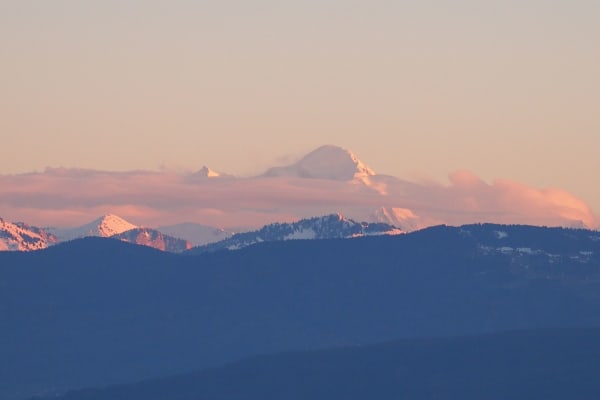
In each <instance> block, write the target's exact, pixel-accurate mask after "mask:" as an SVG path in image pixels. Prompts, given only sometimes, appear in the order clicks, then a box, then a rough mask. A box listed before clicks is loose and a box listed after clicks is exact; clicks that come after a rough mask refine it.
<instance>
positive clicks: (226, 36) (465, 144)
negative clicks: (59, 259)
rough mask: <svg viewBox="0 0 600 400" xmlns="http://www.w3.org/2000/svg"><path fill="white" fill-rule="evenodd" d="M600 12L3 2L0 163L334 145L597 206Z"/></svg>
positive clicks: (182, 163)
mask: <svg viewBox="0 0 600 400" xmlns="http://www.w3.org/2000/svg"><path fill="white" fill-rule="evenodd" d="M598 21H600V2H598V1H597V0H588V1H586V0H572V1H569V2H567V1H542V0H525V1H524V0H521V1H512V0H504V1H466V0H463V1H412V2H404V1H400V0H394V1H382V0H371V1H360V2H359V1H352V0H344V1H341V0H319V1H315V0H303V1H294V2H291V1H289V2H282V1H275V0H264V1H261V0H253V1H239V0H237V1H210V2H206V1H197V0H196V1H191V0H190V1H183V0H177V1H176V0H171V1H152V0H143V1H142V0H140V1H127V0H118V1H117V0H103V1H81V0H76V1H65V0H52V1H47V0H39V1H31V0H16V1H11V0H0V72H1V73H0V140H1V142H0V143H1V149H2V156H1V157H0V174H8V173H19V172H25V171H32V170H43V169H44V168H45V167H46V166H54V167H57V166H65V167H85V168H95V169H108V170H129V169H159V168H161V167H167V168H174V169H199V168H200V167H201V166H202V165H204V164H206V165H208V166H210V167H211V168H213V169H215V170H220V171H224V172H229V173H234V174H238V175H250V174H253V173H258V172H262V170H263V169H265V168H266V167H268V166H272V165H274V164H281V163H286V162H288V161H290V160H292V159H295V158H297V157H299V156H300V155H303V154H304V153H306V152H307V151H309V150H312V149H313V148H315V147H317V146H319V145H321V144H325V143H332V144H338V145H341V146H344V147H346V148H349V149H352V150H353V151H354V152H355V153H356V154H357V155H358V156H359V157H360V158H361V159H362V160H363V161H364V162H366V163H367V164H368V165H369V166H371V167H372V168H373V169H374V170H375V171H377V172H379V173H386V174H390V175H395V176H400V177H405V178H411V177H413V178H414V177H423V176H428V177H431V178H433V179H436V180H445V179H446V177H447V175H448V173H449V172H451V171H454V170H458V169H466V170H470V171H473V172H474V173H475V174H477V175H478V176H481V177H482V178H483V179H485V180H487V181H491V180H492V179H493V178H508V179H513V180H518V181H521V182H524V183H526V184H528V185H532V186H535V187H548V186H556V187H560V188H563V189H566V190H568V191H570V192H572V193H573V194H575V195H576V196H579V197H580V198H582V199H584V200H586V201H587V202H589V203H590V204H591V206H592V208H593V209H594V210H595V211H596V212H599V211H600V185H599V184H598V182H599V178H598V173H599V171H600V157H599V150H600V116H599V115H600V113H599V110H598V109H599V106H600V24H599V23H598Z"/></svg>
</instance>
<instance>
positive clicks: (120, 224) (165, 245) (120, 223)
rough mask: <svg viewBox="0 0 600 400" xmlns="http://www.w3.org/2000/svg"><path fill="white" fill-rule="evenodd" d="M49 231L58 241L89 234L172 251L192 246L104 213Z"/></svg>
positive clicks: (182, 240) (175, 251) (185, 241)
mask: <svg viewBox="0 0 600 400" xmlns="http://www.w3.org/2000/svg"><path fill="white" fill-rule="evenodd" d="M51 232H52V233H54V234H55V235H56V237H57V238H58V239H59V240H60V241H68V240H73V239H79V238H84V237H89V236H99V237H107V238H108V237H109V238H114V239H118V240H122V241H124V242H129V243H135V244H139V245H143V246H150V247H154V248H156V249H159V250H163V251H168V252H174V253H178V252H182V251H184V250H187V249H189V248H191V247H192V244H191V243H190V242H188V241H187V240H185V239H179V238H176V237H173V236H170V235H166V234H164V233H162V232H159V231H158V230H156V229H150V228H144V227H140V226H137V225H134V224H132V223H131V222H129V221H126V220H124V219H123V218H121V217H119V216H117V215H114V214H106V215H104V216H102V217H100V218H98V219H96V220H94V221H92V222H90V223H88V224H85V225H82V226H79V227H75V228H69V229H54V228H52V229H51Z"/></svg>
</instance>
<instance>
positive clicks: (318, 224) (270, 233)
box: [190, 214, 403, 254]
mask: <svg viewBox="0 0 600 400" xmlns="http://www.w3.org/2000/svg"><path fill="white" fill-rule="evenodd" d="M401 233H403V231H402V230H400V229H398V228H397V227H395V226H393V225H390V224H385V223H381V222H379V223H377V222H371V223H369V222H356V221H354V220H352V219H348V218H345V217H344V216H343V215H341V214H332V215H326V216H323V217H314V218H307V219H302V220H300V221H297V222H293V223H276V224H269V225H266V226H264V227H262V228H261V229H259V230H257V231H251V232H243V233H237V234H234V235H233V236H231V237H229V238H227V239H224V240H221V241H218V242H215V243H209V244H206V245H203V246H198V247H195V248H193V249H192V250H190V253H192V254H200V253H204V252H211V251H217V250H225V249H226V250H238V249H241V248H244V247H248V246H251V245H253V244H256V243H261V242H275V241H281V240H294V239H295V240H298V239H305V240H311V239H342V238H355V237H361V236H374V235H398V234H401Z"/></svg>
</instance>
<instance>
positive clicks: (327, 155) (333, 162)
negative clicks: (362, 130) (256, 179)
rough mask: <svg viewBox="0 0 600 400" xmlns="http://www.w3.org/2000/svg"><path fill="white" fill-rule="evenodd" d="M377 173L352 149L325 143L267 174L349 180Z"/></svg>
mask: <svg viewBox="0 0 600 400" xmlns="http://www.w3.org/2000/svg"><path fill="white" fill-rule="evenodd" d="M372 175H375V172H374V171H373V170H372V169H371V168H369V167H368V166H367V165H366V164H364V163H363V162H362V161H360V160H359V159H358V157H356V155H354V153H352V152H351V151H350V150H346V149H344V148H343V147H339V146H334V145H325V146H321V147H319V148H317V149H316V150H313V151H312V152H310V153H308V154H307V155H305V156H304V157H303V158H302V159H301V160H300V161H298V162H296V163H294V164H291V165H288V166H284V167H274V168H271V169H269V170H268V171H267V172H266V173H265V176H294V177H299V178H312V179H329V180H336V181H348V180H352V179H354V178H361V177H365V176H372Z"/></svg>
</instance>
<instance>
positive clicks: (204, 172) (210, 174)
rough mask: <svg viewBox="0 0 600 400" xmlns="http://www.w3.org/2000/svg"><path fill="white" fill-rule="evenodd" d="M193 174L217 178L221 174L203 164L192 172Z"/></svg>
mask: <svg viewBox="0 0 600 400" xmlns="http://www.w3.org/2000/svg"><path fill="white" fill-rule="evenodd" d="M194 176H199V177H203V178H217V177H219V176H221V174H220V173H218V172H217V171H213V170H212V169H210V168H208V167H207V166H206V165H204V166H203V167H202V168H200V169H199V170H198V171H197V172H195V173H194Z"/></svg>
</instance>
